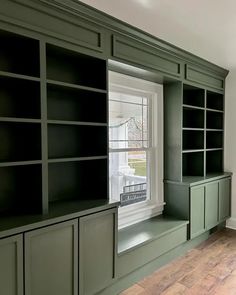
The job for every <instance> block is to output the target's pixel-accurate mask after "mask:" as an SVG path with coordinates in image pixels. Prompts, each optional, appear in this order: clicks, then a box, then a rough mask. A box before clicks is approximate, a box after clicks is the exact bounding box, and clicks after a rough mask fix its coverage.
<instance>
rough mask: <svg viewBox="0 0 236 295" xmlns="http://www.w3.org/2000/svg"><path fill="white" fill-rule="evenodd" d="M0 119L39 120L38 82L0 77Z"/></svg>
mask: <svg viewBox="0 0 236 295" xmlns="http://www.w3.org/2000/svg"><path fill="white" fill-rule="evenodd" d="M0 117H15V118H31V119H39V118H40V84H39V82H34V81H28V80H22V79H15V78H8V77H0Z"/></svg>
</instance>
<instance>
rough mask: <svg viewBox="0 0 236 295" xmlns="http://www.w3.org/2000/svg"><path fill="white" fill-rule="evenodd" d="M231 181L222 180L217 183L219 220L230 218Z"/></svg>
mask: <svg viewBox="0 0 236 295" xmlns="http://www.w3.org/2000/svg"><path fill="white" fill-rule="evenodd" d="M230 197H231V180H230V179H229V178H228V179H224V180H222V181H221V182H220V183H219V220H220V221H221V220H225V219H226V218H228V217H230V203H231V199H230Z"/></svg>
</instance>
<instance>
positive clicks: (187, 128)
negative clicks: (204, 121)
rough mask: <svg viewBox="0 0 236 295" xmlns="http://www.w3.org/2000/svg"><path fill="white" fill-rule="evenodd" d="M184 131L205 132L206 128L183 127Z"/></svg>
mask: <svg viewBox="0 0 236 295" xmlns="http://www.w3.org/2000/svg"><path fill="white" fill-rule="evenodd" d="M182 130H186V131H204V130H205V129H204V128H189V127H183V128H182Z"/></svg>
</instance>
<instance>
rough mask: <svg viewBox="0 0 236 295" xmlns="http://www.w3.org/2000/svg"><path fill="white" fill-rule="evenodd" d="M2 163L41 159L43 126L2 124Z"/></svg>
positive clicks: (0, 157)
mask: <svg viewBox="0 0 236 295" xmlns="http://www.w3.org/2000/svg"><path fill="white" fill-rule="evenodd" d="M0 143H1V144H0V161H1V162H14V161H28V160H40V159H41V125H40V124H31V123H15V122H14V123H12V122H11V123H9V122H2V123H1V124H0Z"/></svg>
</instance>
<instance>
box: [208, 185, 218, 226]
mask: <svg viewBox="0 0 236 295" xmlns="http://www.w3.org/2000/svg"><path fill="white" fill-rule="evenodd" d="M205 194H206V196H205V222H206V229H210V228H213V227H214V226H216V225H217V224H218V221H219V218H218V209H219V205H218V204H219V201H218V198H219V197H218V196H219V183H218V182H210V183H208V184H206V188H205Z"/></svg>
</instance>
